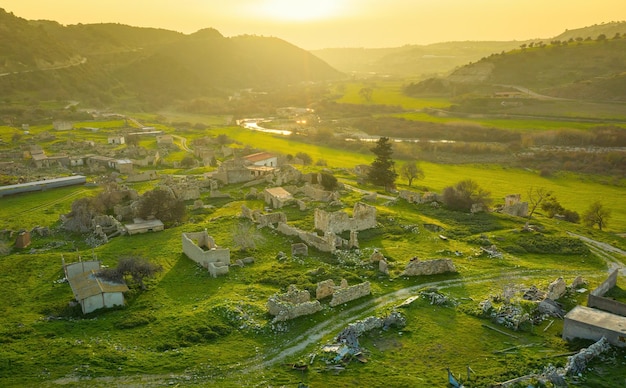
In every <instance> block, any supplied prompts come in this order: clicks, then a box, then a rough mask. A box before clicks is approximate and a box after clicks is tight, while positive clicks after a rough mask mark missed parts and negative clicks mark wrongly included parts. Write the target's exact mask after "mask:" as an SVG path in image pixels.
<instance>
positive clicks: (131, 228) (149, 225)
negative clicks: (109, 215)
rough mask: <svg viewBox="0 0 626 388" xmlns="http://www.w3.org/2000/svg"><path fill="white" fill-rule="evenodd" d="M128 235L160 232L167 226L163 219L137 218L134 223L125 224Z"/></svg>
mask: <svg viewBox="0 0 626 388" xmlns="http://www.w3.org/2000/svg"><path fill="white" fill-rule="evenodd" d="M124 228H126V232H127V233H128V235H130V236H132V235H133V234H140V233H148V232H160V231H162V230H163V229H164V228H165V227H164V225H163V222H161V220H156V219H154V220H143V219H141V218H135V219H134V220H133V223H132V224H126V225H124Z"/></svg>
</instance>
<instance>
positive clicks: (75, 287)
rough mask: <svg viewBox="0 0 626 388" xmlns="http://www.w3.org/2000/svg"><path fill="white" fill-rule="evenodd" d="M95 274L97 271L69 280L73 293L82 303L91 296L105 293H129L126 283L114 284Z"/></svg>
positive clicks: (84, 273)
mask: <svg viewBox="0 0 626 388" xmlns="http://www.w3.org/2000/svg"><path fill="white" fill-rule="evenodd" d="M95 274H96V271H94V270H91V271H87V272H83V273H81V274H78V275H76V276H74V277H72V278H71V279H68V282H69V283H70V287H72V291H73V292H74V295H75V296H76V300H78V301H81V300H84V299H87V298H89V297H90V296H94V295H100V294H103V293H109V292H126V291H128V286H127V285H126V284H125V283H114V282H109V281H106V280H102V279H100V278H98V277H97V276H96V275H95Z"/></svg>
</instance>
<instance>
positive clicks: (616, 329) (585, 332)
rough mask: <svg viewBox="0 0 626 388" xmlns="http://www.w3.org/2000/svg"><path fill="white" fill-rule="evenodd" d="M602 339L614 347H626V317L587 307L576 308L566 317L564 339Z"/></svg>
mask: <svg viewBox="0 0 626 388" xmlns="http://www.w3.org/2000/svg"><path fill="white" fill-rule="evenodd" d="M602 337H606V339H607V340H608V341H609V343H611V344H612V345H615V346H619V347H626V317H622V316H620V315H616V314H611V313H609V312H606V311H602V310H596V309H593V308H590V307H585V306H576V307H574V308H573V309H572V310H571V311H570V312H569V313H567V314H566V315H565V321H564V323H563V339H566V340H570V339H574V338H585V339H590V340H594V341H597V340H599V339H600V338H602Z"/></svg>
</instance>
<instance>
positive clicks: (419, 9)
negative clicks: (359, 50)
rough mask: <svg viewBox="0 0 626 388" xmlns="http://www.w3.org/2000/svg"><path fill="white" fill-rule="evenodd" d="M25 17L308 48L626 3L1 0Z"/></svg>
mask: <svg viewBox="0 0 626 388" xmlns="http://www.w3.org/2000/svg"><path fill="white" fill-rule="evenodd" d="M0 8H4V10H5V11H7V12H13V13H14V14H15V15H16V16H19V17H22V18H24V19H47V20H55V21H58V22H59V23H61V24H65V25H67V24H77V23H84V24H87V23H108V22H114V23H122V24H128V25H132V26H139V27H156V28H165V29H168V30H174V31H180V32H184V33H192V32H195V31H197V30H199V29H202V28H207V27H213V28H215V29H217V30H218V31H220V32H221V33H222V34H223V35H225V36H235V35H241V34H253V35H263V36H276V37H279V38H281V39H284V40H286V41H288V42H290V43H293V44H295V45H297V46H299V47H302V48H304V49H309V50H313V49H320V48H326V47H397V46H402V45H405V44H428V43H436V42H443V41H459V40H525V39H534V38H542V39H545V38H551V37H553V36H556V35H558V34H560V33H561V32H563V31H565V30H566V29H575V28H580V27H585V26H590V25H593V24H601V23H606V22H611V21H619V20H625V19H626V1H625V0H595V1H589V0H3V1H2V4H0Z"/></svg>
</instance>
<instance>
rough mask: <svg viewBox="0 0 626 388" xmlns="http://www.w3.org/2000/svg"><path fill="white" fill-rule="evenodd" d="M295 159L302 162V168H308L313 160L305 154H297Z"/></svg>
mask: <svg viewBox="0 0 626 388" xmlns="http://www.w3.org/2000/svg"><path fill="white" fill-rule="evenodd" d="M296 158H298V159H300V160H301V161H302V165H304V166H308V165H309V164H311V163H313V158H311V155H309V154H307V153H306V152H298V153H297V154H296Z"/></svg>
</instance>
